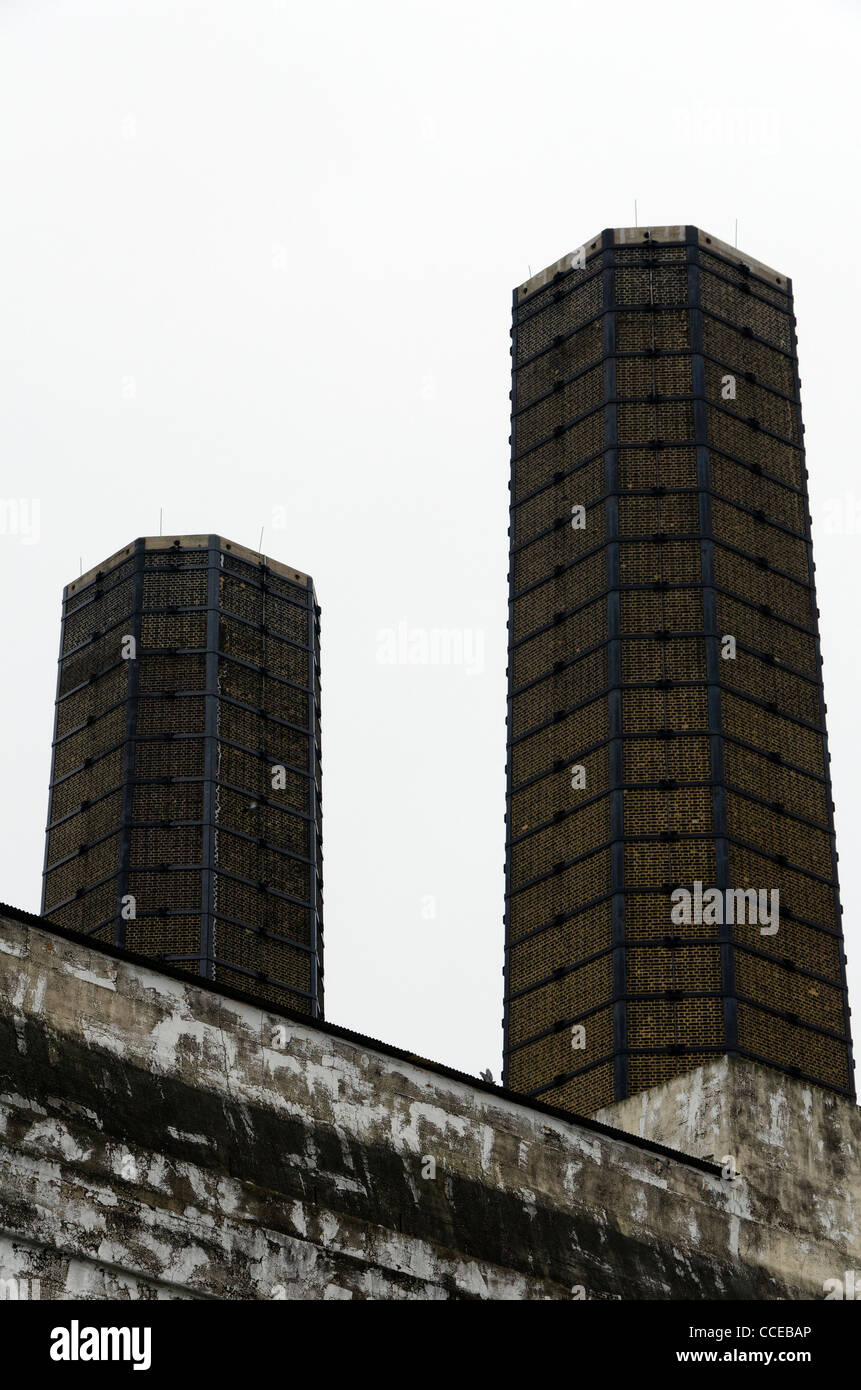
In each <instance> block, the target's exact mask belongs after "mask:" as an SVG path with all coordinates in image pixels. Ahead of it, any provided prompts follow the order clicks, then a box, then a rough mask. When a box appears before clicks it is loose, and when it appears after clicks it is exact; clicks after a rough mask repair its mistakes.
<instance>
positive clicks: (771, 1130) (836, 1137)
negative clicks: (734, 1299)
mask: <svg viewBox="0 0 861 1390" xmlns="http://www.w3.org/2000/svg"><path fill="white" fill-rule="evenodd" d="M596 1118H597V1119H599V1120H602V1121H604V1122H605V1123H606V1124H609V1125H616V1126H618V1128H619V1129H622V1130H625V1131H626V1132H627V1133H630V1134H637V1135H640V1136H641V1137H645V1138H649V1139H654V1140H655V1141H656V1142H658V1143H661V1144H667V1145H670V1146H671V1147H672V1148H678V1149H681V1150H682V1151H683V1152H684V1153H688V1154H697V1155H699V1156H700V1157H704V1158H705V1157H708V1158H713V1159H715V1160H716V1161H717V1162H718V1163H723V1162H724V1160H725V1159H729V1160H730V1161H731V1162H732V1163H733V1164H734V1165H735V1167H736V1168H737V1170H738V1171H739V1173H740V1174H741V1176H742V1178H743V1179H744V1181H745V1183H746V1185H747V1187H748V1190H749V1191H751V1192H753V1193H755V1194H756V1210H757V1213H758V1219H759V1221H760V1223H761V1229H760V1231H759V1232H758V1233H757V1236H756V1240H757V1251H756V1258H757V1259H758V1260H759V1261H761V1262H762V1263H763V1264H765V1265H766V1266H767V1267H768V1268H769V1270H770V1271H771V1272H772V1273H773V1274H774V1275H775V1276H776V1277H777V1278H793V1277H795V1275H796V1272H797V1270H798V1268H799V1264H802V1265H803V1269H804V1275H805V1278H806V1280H807V1281H808V1282H809V1283H810V1284H811V1285H812V1286H813V1287H814V1288H815V1289H817V1290H818V1295H814V1296H818V1297H820V1298H821V1297H824V1293H823V1286H824V1285H825V1283H826V1281H827V1280H829V1279H837V1278H843V1275H844V1273H845V1271H846V1270H847V1269H852V1270H855V1271H859V1278H858V1285H859V1290H860V1291H861V1109H859V1107H858V1106H857V1105H853V1104H852V1103H851V1101H848V1100H845V1099H844V1098H843V1097H842V1096H837V1095H834V1094H833V1093H832V1092H831V1091H826V1090H823V1089H821V1088H820V1087H818V1086H811V1085H810V1084H809V1083H808V1082H805V1081H797V1080H794V1079H793V1078H792V1077H789V1076H785V1075H784V1074H783V1073H782V1072H779V1071H775V1070H773V1069H772V1068H771V1067H761V1066H757V1065H756V1064H755V1063H754V1062H749V1061H747V1060H746V1059H745V1058H741V1057H721V1058H719V1059H717V1060H716V1061H715V1062H712V1063H710V1064H709V1065H708V1066H704V1067H698V1068H697V1069H696V1070H695V1071H692V1072H688V1073H687V1074H686V1075H684V1076H679V1077H676V1078H675V1079H674V1080H673V1081H669V1082H667V1083H666V1084H665V1085H663V1086H655V1087H654V1088H653V1089H652V1090H650V1091H644V1092H643V1093H642V1094H641V1095H638V1096H632V1097H631V1098H630V1100H626V1101H620V1102H619V1103H618V1104H616V1105H610V1106H607V1107H606V1108H605V1109H604V1110H601V1111H600V1112H599V1113H598V1115H597V1117H596ZM739 1253H740V1255H741V1256H742V1257H743V1258H749V1252H748V1251H747V1249H746V1248H745V1247H744V1246H743V1245H742V1246H740V1248H739Z"/></svg>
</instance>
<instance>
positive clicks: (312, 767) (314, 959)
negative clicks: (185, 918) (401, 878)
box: [308, 579, 323, 1018]
mask: <svg viewBox="0 0 861 1390" xmlns="http://www.w3.org/2000/svg"><path fill="white" fill-rule="evenodd" d="M318 656H319V620H318V618H317V611H316V608H315V604H314V585H313V583H312V581H311V580H310V579H309V580H308V775H309V799H308V810H309V812H310V817H311V818H310V822H309V826H310V860H311V865H310V876H309V890H310V900H311V909H310V910H311V917H310V924H311V981H310V989H311V1017H312V1018H322V1017H323V981H322V979H321V978H320V947H321V944H322V943H321V934H322V922H321V921H320V919H319V914H318V907H317V905H318V900H319V889H320V882H319V874H318V867H317V864H318V854H319V843H318V832H317V818H318V815H319V813H320V806H319V797H318V794H317V773H318V770H319V769H318V766H317V753H318V746H317V719H318V717H319V713H320V709H319V704H318V700H317V663H318Z"/></svg>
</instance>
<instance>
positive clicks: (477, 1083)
mask: <svg viewBox="0 0 861 1390" xmlns="http://www.w3.org/2000/svg"><path fill="white" fill-rule="evenodd" d="M0 916H4V917H9V918H11V920H12V921H14V922H23V923H24V924H25V925H30V926H34V927H40V928H41V929H42V930H43V931H46V932H48V933H50V935H52V936H59V937H62V938H63V939H64V940H66V941H73V942H75V943H76V944H77V945H80V946H87V947H88V948H89V949H90V950H92V951H96V952H97V953H98V954H99V955H103V956H110V957H112V958H113V959H114V960H121V961H124V962H125V963H126V964H128V965H144V966H147V967H148V968H149V969H151V970H154V971H155V972H156V973H157V974H160V975H168V976H169V977H170V978H171V979H174V980H180V981H181V982H182V983H183V984H184V985H189V984H190V985H192V986H194V987H197V988H199V989H201V990H205V991H206V992H207V993H209V994H218V995H221V996H223V997H224V998H225V999H234V1000H236V1001H237V1002H238V1003H240V1004H250V1005H251V1006H252V1008H255V1009H260V1010H261V1012H264V1013H269V1014H274V1015H276V1016H277V1017H279V1018H288V1019H290V1020H291V1022H293V1023H300V1024H303V1025H304V1026H305V1027H306V1028H316V1029H318V1030H319V1032H321V1033H327V1034H328V1035H329V1036H330V1037H332V1038H343V1039H344V1041H345V1042H352V1043H358V1044H359V1045H361V1046H362V1047H370V1048H372V1049H373V1050H374V1051H376V1052H382V1053H384V1054H385V1055H386V1056H387V1057H396V1058H397V1059H398V1060H399V1061H401V1062H410V1063H411V1064H412V1065H413V1066H417V1067H424V1068H425V1070H427V1071H430V1072H434V1073H435V1074H436V1075H437V1076H445V1077H448V1078H449V1080H451V1081H462V1082H465V1083H466V1085H468V1086H472V1087H474V1089H475V1090H477V1091H486V1092H487V1094H488V1095H491V1096H498V1097H499V1098H500V1099H502V1100H506V1101H509V1102H510V1103H511V1104H512V1105H517V1106H520V1107H521V1109H523V1110H534V1111H536V1112H537V1113H538V1114H539V1115H549V1116H551V1117H552V1118H553V1119H554V1120H564V1121H565V1122H566V1123H567V1124H575V1125H579V1126H580V1127H581V1128H582V1129H588V1130H591V1131H592V1132H593V1133H595V1134H604V1135H606V1136H607V1138H608V1139H618V1140H621V1141H622V1142H623V1143H625V1144H632V1145H633V1146H634V1148H637V1149H642V1150H644V1151H645V1152H646V1153H650V1154H657V1155H658V1156H659V1157H661V1158H667V1159H671V1160H672V1161H673V1162H674V1163H684V1164H686V1165H687V1166H688V1167H689V1168H698V1169H700V1171H701V1172H703V1173H709V1174H710V1175H711V1176H712V1177H720V1176H721V1174H722V1169H721V1167H720V1165H719V1164H717V1163H711V1162H709V1160H708V1159H706V1158H697V1157H696V1156H695V1155H694V1154H683V1153H680V1152H679V1151H678V1150H677V1149H669V1148H667V1147H666V1145H664V1144H656V1143H654V1142H653V1141H652V1140H651V1139H643V1138H641V1136H640V1135H638V1134H628V1133H626V1131H625V1130H621V1129H614V1128H613V1127H612V1125H605V1124H602V1123H601V1121H600V1120H593V1119H591V1118H590V1116H588V1115H574V1114H573V1113H572V1112H570V1111H568V1110H560V1109H559V1108H558V1106H555V1105H545V1104H544V1102H543V1101H540V1100H534V1099H531V1098H530V1097H528V1096H522V1095H518V1094H517V1092H516V1091H509V1090H507V1089H506V1088H505V1087H504V1086H495V1085H493V1083H492V1082H490V1081H482V1080H481V1079H480V1078H479V1077H475V1076H469V1075H468V1073H467V1072H463V1071H457V1070H455V1068H454V1067H447V1066H444V1065H443V1064H442V1063H441V1062H432V1061H430V1060H429V1059H428V1058H427V1057H419V1056H418V1055H417V1053H414V1052H407V1051H406V1050H405V1049H404V1048H402V1047H393V1046H392V1045H391V1043H386V1042H382V1041H381V1040H380V1039H379V1038H372V1037H369V1036H368V1035H367V1034H365V1033H354V1032H353V1030H352V1029H351V1028H342V1027H340V1025H339V1024H337V1023H327V1022H326V1021H325V1020H323V1019H319V1018H310V1017H309V1016H308V1015H307V1014H300V1013H298V1012H296V1011H295V1010H294V1009H283V1008H279V1007H278V1006H277V1005H276V1004H269V1003H267V1004H265V1005H264V1004H262V1003H261V1001H260V1000H259V999H255V997H254V996H253V995H251V994H246V993H245V992H244V991H243V990H239V989H231V988H229V987H228V986H226V985H219V984H216V983H215V982H214V981H212V980H205V979H203V978H202V977H201V976H199V975H191V974H185V973H184V972H183V971H182V970H176V969H174V968H173V967H172V966H170V965H165V964H164V963H163V962H162V961H157V960H154V959H153V958H152V957H151V956H139V955H135V954H134V953H133V952H131V951H124V950H123V949H122V947H120V946H108V945H107V944H106V943H105V942H103V941H94V940H93V938H92V937H91V936H86V935H85V934H84V933H83V932H76V931H70V930H69V929H68V927H58V926H56V925H55V923H53V922H51V921H49V920H48V919H47V918H46V917H40V916H38V914H37V913H35V912H24V911H23V910H22V909H21V908H17V907H12V906H11V905H10V904H9V903H3V902H0Z"/></svg>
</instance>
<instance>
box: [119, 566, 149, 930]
mask: <svg viewBox="0 0 861 1390" xmlns="http://www.w3.org/2000/svg"><path fill="white" fill-rule="evenodd" d="M145 560H146V545H145V542H144V540H143V539H139V540H137V541H135V549H134V568H133V570H132V586H131V592H132V599H131V622H130V623H129V629H128V633H127V634H126V633H123V634H122V636H126V635H128V636H129V637H133V638H134V643H135V647H134V651H135V654H134V658H133V659H131V660H129V663H128V685H127V686H126V728H125V739H124V742H123V749H122V766H121V773H120V775H121V778H122V791H121V799H120V847H119V872H118V874H117V907H116V919H115V922H114V945H115V946H125V944H126V919H125V917H124V916H123V912H122V910H123V898H124V897H126V895H127V894H128V891H129V864H130V857H131V835H132V820H133V818H134V795H135V740H136V738H137V725H138V692H139V689H140V656H141V627H142V621H141V615H142V611H143V602H144V563H145ZM138 906H140V904H138Z"/></svg>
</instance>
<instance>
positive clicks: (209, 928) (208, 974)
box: [200, 536, 221, 980]
mask: <svg viewBox="0 0 861 1390" xmlns="http://www.w3.org/2000/svg"><path fill="white" fill-rule="evenodd" d="M220 578H221V546H220V543H219V538H218V536H210V537H209V541H208V550H207V570H206V658H205V660H206V683H205V689H206V695H205V696H204V705H205V708H204V725H203V728H204V737H203V776H204V782H203V827H202V862H201V900H200V909H201V911H200V927H201V931H200V973H201V975H203V976H204V977H205V978H206V979H209V980H214V979H215V959H214V958H215V951H216V942H215V871H216V865H217V857H216V838H215V837H216V832H217V822H216V793H217V786H216V784H217V780H218V645H219V619H220V616H221V590H220Z"/></svg>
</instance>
